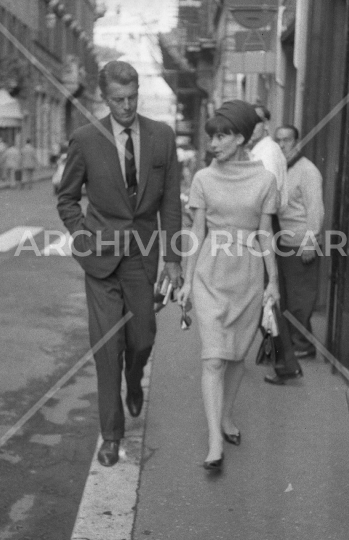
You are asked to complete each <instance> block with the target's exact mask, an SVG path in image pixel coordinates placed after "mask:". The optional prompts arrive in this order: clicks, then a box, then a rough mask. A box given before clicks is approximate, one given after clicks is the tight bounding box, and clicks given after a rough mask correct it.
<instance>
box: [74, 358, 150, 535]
mask: <svg viewBox="0 0 349 540" xmlns="http://www.w3.org/2000/svg"><path fill="white" fill-rule="evenodd" d="M152 358H153V355H152V356H151V358H150V359H149V361H148V363H147V366H146V368H145V374H144V378H143V384H142V387H143V390H144V405H143V409H142V412H141V414H140V416H139V417H138V418H132V417H131V416H130V415H129V414H128V412H127V411H125V412H126V422H127V425H128V426H129V427H128V429H127V431H126V437H125V438H124V439H123V440H122V443H121V445H120V451H119V456H120V457H119V461H118V463H117V464H116V465H115V466H114V467H110V468H107V467H103V466H102V465H100V464H99V462H98V460H97V453H98V449H99V446H100V444H101V443H102V437H101V436H99V438H98V441H97V446H96V449H95V452H94V455H93V458H92V462H91V467H90V471H89V473H88V476H87V480H86V484H85V488H84V492H83V495H82V499H81V502H80V506H79V510H78V513H77V517H76V520H75V525H74V528H73V532H72V536H71V540H81V539H85V538H86V539H87V538H91V539H92V538H93V540H130V539H131V535H132V530H133V524H134V519H135V512H136V506H137V499H138V488H139V480H140V472H141V460H142V453H143V438H144V432H145V420H146V414H147V409H148V400H149V385H150V374H151V366H152ZM125 387H126V385H125V381H123V389H124V388H125ZM122 394H123V398H124V397H125V395H124V394H125V392H124V391H123V392H122Z"/></svg>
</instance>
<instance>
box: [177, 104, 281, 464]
mask: <svg viewBox="0 0 349 540" xmlns="http://www.w3.org/2000/svg"><path fill="white" fill-rule="evenodd" d="M258 121H259V118H258V116H257V114H256V112H255V110H254V108H253V106H252V105H250V104H248V103H246V102H244V101H240V100H235V101H231V102H226V103H224V104H223V105H222V107H221V108H220V109H218V110H217V111H216V112H215V116H214V118H212V119H210V120H208V122H207V123H206V127H205V129H206V132H207V133H208V135H209V136H210V138H211V147H212V151H213V155H214V159H213V160H212V162H211V164H210V166H209V167H206V168H204V169H202V170H200V171H198V172H197V173H196V175H195V176H194V179H193V182H192V186H191V190H190V197H189V205H190V208H191V209H192V210H193V214H194V222H193V227H192V233H193V235H194V236H195V239H196V243H197V244H198V245H197V248H196V249H195V251H194V253H192V254H191V255H190V257H189V259H188V264H187V268H186V273H185V281H184V285H183V287H182V288H181V290H180V291H179V292H178V302H179V304H180V305H182V306H183V307H184V306H185V305H186V302H187V300H188V298H189V295H190V293H191V290H193V295H194V303H195V308H196V314H197V319H198V324H199V331H200V337H201V341H202V353H201V357H202V360H203V371H202V391H203V399H204V405H205V411H206V417H207V422H208V431H209V451H208V455H207V458H206V460H205V462H204V467H205V468H206V469H209V470H219V469H220V468H221V466H222V461H223V437H224V439H225V440H226V441H227V442H228V443H231V444H235V445H238V444H240V440H241V434H240V430H239V429H238V427H237V426H236V424H235V421H234V417H233V413H234V403H235V399H236V395H237V392H238V389H239V386H240V383H241V381H242V378H243V375H244V369H245V368H244V359H245V357H246V355H247V352H248V350H249V348H250V346H251V344H252V342H253V340H254V338H255V336H256V333H257V331H258V327H259V322H260V316H261V311H262V304H263V302H266V301H267V300H268V298H270V297H271V299H272V301H273V302H274V303H275V302H277V301H278V299H279V293H278V287H277V269H276V264H275V255H274V251H273V249H272V234H271V215H272V214H274V213H275V211H276V202H277V187H276V179H275V176H274V175H273V174H271V173H270V172H268V171H267V170H266V169H265V168H264V167H263V165H262V163H261V162H253V161H251V160H250V158H249V156H248V153H247V152H246V150H245V144H246V143H247V142H248V140H249V138H250V136H251V135H252V132H253V129H254V127H255V125H256V124H257V122H258ZM258 229H261V230H263V231H270V234H269V236H268V235H261V236H260V238H259V240H257V239H256V237H254V240H253V241H251V242H252V247H253V248H254V249H255V251H256V252H257V255H256V253H253V251H252V249H250V248H251V246H249V240H248V239H249V238H251V237H252V236H253V233H254V232H255V231H257V230H258ZM206 230H208V233H207V234H206ZM229 234H230V238H229V236H228V235H229ZM221 244H223V245H221ZM227 249H228V250H229V251H228V253H227V251H226V250H227ZM261 252H262V253H263V256H261ZM258 255H259V256H258ZM264 264H265V267H266V270H267V274H268V285H267V287H266V290H265V291H264V283H265V276H264Z"/></svg>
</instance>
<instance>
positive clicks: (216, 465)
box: [204, 453, 224, 471]
mask: <svg viewBox="0 0 349 540" xmlns="http://www.w3.org/2000/svg"><path fill="white" fill-rule="evenodd" d="M223 460H224V454H223V453H222V456H221V457H220V458H219V459H213V460H212V461H204V469H206V470H207V471H220V470H221V468H222V465H223Z"/></svg>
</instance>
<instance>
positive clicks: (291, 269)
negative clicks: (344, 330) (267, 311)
mask: <svg viewBox="0 0 349 540" xmlns="http://www.w3.org/2000/svg"><path fill="white" fill-rule="evenodd" d="M279 249H280V251H282V252H284V253H287V252H289V251H291V250H294V251H295V254H293V255H290V256H287V257H281V256H279V260H280V266H281V268H282V274H283V276H284V282H285V293H284V295H285V304H286V307H287V309H288V311H289V312H290V313H292V315H293V316H294V317H295V318H296V319H297V320H298V321H299V322H300V323H301V324H302V325H303V326H304V327H305V328H306V329H307V330H308V331H309V332H312V328H311V322H310V319H311V316H312V313H313V311H314V308H315V304H316V297H317V288H318V272H319V263H320V259H319V256H318V255H317V253H315V259H313V260H312V261H311V262H310V263H308V264H304V263H303V261H302V258H301V257H300V256H298V257H297V256H296V253H297V252H298V249H299V246H298V247H293V248H291V247H285V246H279ZM290 333H291V339H292V342H293V345H294V347H295V349H296V350H297V351H301V352H307V353H310V354H311V353H314V352H315V347H314V345H313V344H312V343H310V341H308V340H307V338H306V337H305V336H304V335H303V334H302V333H301V332H300V331H299V330H297V328H295V327H294V326H293V325H292V324H291V323H290Z"/></svg>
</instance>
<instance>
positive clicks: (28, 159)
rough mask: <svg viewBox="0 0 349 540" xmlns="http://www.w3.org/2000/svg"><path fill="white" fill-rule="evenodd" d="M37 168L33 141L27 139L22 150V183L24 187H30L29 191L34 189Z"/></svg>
mask: <svg viewBox="0 0 349 540" xmlns="http://www.w3.org/2000/svg"><path fill="white" fill-rule="evenodd" d="M36 167H37V158H36V150H35V148H34V146H33V145H32V144H31V140H30V139H27V141H26V143H25V145H24V146H23V148H22V183H23V187H25V185H26V184H27V185H28V188H29V189H32V187H33V176H34V171H35V169H36Z"/></svg>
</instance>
